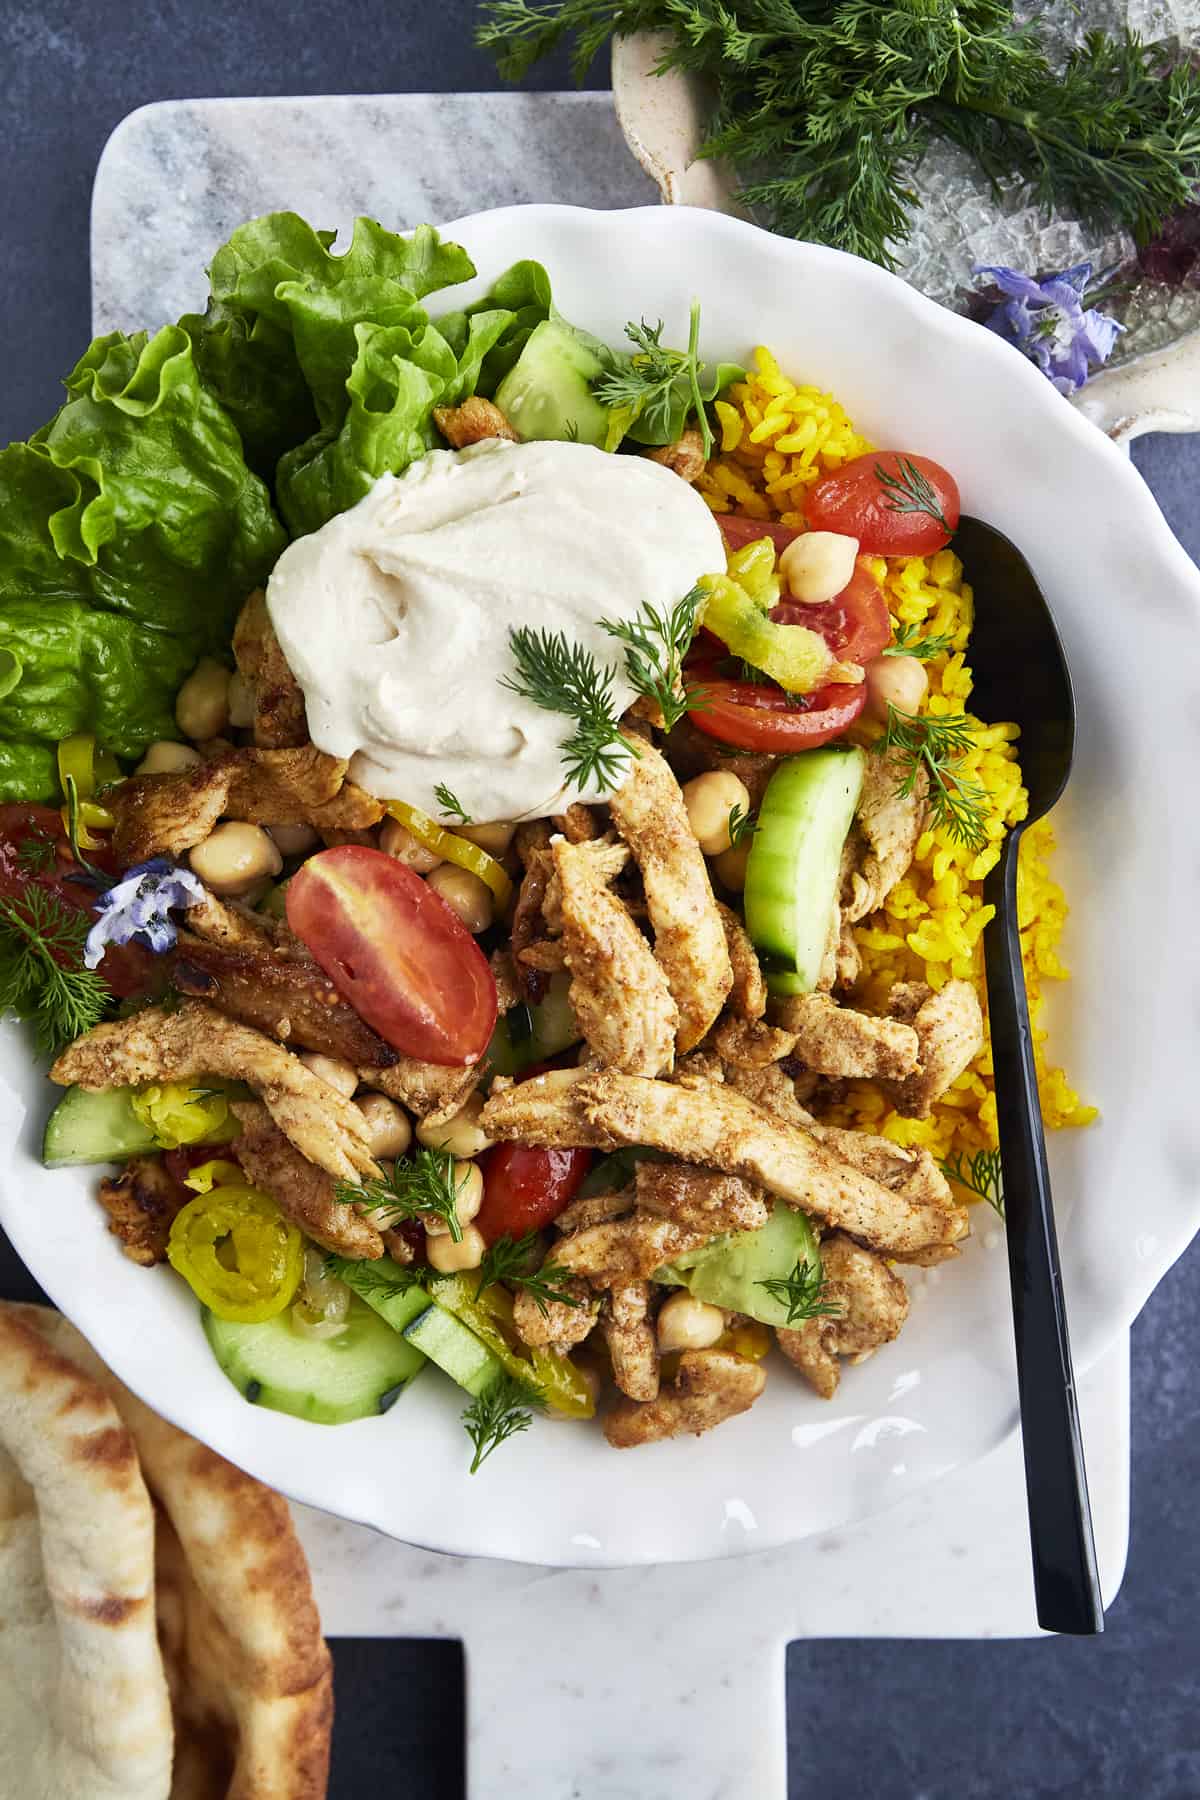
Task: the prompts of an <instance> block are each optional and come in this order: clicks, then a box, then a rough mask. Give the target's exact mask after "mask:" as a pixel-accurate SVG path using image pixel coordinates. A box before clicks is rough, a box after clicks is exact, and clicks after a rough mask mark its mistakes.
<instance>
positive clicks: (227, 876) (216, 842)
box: [190, 820, 283, 898]
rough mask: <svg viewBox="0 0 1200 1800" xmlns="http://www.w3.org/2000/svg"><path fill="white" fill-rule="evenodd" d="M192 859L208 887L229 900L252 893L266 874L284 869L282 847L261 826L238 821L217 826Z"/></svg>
mask: <svg viewBox="0 0 1200 1800" xmlns="http://www.w3.org/2000/svg"><path fill="white" fill-rule="evenodd" d="M190 860H191V865H192V868H193V870H194V872H195V873H196V874H197V875H198V876H199V877H200V879H201V881H202V882H203V883H204V885H205V887H209V888H211V889H212V891H213V893H214V894H221V895H224V896H225V897H226V898H236V897H238V896H239V895H244V894H248V893H250V892H251V890H252V889H253V888H255V887H256V886H257V885H258V883H259V882H260V881H261V880H262V879H263V877H264V875H278V874H279V872H280V870H281V869H282V868H283V858H282V856H280V854H279V849H278V846H277V845H276V844H275V843H274V841H273V840H272V839H271V838H269V837H268V836H267V834H266V832H265V831H264V830H263V828H262V826H261V825H243V824H240V823H237V822H236V821H234V820H227V821H226V823H225V824H224V825H217V826H215V827H214V829H213V830H212V831H210V832H209V834H208V836H207V837H206V838H205V840H204V842H203V843H202V844H197V845H196V847H195V849H194V850H193V851H192V853H191V858H190Z"/></svg>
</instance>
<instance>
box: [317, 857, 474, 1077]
mask: <svg viewBox="0 0 1200 1800" xmlns="http://www.w3.org/2000/svg"><path fill="white" fill-rule="evenodd" d="M287 920H288V924H289V925H290V926H291V928H292V930H293V931H294V932H295V933H296V936H297V937H298V938H300V939H301V940H302V941H303V942H304V943H305V944H307V945H308V948H309V949H310V950H311V951H312V953H313V955H314V956H315V957H316V959H317V961H318V962H319V963H320V965H321V967H322V968H323V969H324V971H325V973H326V974H327V975H328V977H329V979H330V981H332V982H333V985H334V986H335V987H336V988H337V990H338V992H339V993H340V994H341V995H342V996H343V998H345V999H346V1000H348V1001H349V1002H350V1005H351V1006H352V1007H353V1008H354V1010H355V1012H357V1013H358V1014H359V1016H360V1018H363V1019H365V1020H366V1022H367V1024H368V1025H372V1026H374V1028H375V1030H376V1031H377V1032H378V1033H379V1035H380V1037H382V1038H383V1039H384V1040H385V1042H387V1043H389V1044H391V1045H393V1046H394V1048H395V1049H397V1050H400V1051H402V1052H403V1053H404V1054H405V1055H406V1056H417V1057H420V1058H421V1059H422V1060H423V1061H425V1062H433V1063H440V1064H443V1065H444V1066H446V1067H463V1066H465V1065H468V1064H470V1063H475V1062H478V1061H479V1058H480V1057H481V1056H482V1055H483V1053H484V1051H485V1050H486V1049H487V1047H488V1043H489V1041H490V1039H491V1035H492V1031H493V1028H494V1027H495V1024H496V1005H497V1003H496V983H495V979H494V978H493V975H492V971H491V970H490V969H489V967H488V965H487V960H486V958H485V957H484V954H483V952H482V950H480V948H479V946H478V944H477V943H476V942H475V939H474V938H473V937H472V936H471V934H470V932H469V931H468V930H467V928H466V926H465V925H464V924H463V923H462V921H461V920H460V919H459V918H458V916H457V915H456V914H455V913H454V912H452V911H451V909H450V908H449V907H448V906H447V905H446V902H445V901H444V900H443V899H442V897H441V895H440V894H437V893H435V892H434V890H433V889H432V888H431V887H428V886H426V884H425V882H423V881H422V880H421V877H420V876H419V875H417V874H415V873H414V872H413V870H412V869H408V868H405V866H404V864H403V863H399V862H397V861H396V859H395V857H392V856H385V855H384V853H383V851H382V850H371V849H368V848H367V846H366V845H363V844H339V845H338V846H337V847H336V848H335V849H332V850H322V851H320V852H319V853H318V854H317V855H316V856H311V857H309V859H308V861H307V862H306V863H304V864H303V865H302V866H301V868H299V869H298V870H297V872H296V874H295V875H293V876H292V879H291V881H289V883H288V885H287Z"/></svg>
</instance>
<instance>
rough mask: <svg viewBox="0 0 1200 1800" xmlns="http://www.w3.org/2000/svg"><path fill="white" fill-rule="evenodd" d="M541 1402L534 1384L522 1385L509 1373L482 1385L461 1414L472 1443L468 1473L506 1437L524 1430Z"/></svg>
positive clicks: (473, 1470)
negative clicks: (473, 1448)
mask: <svg viewBox="0 0 1200 1800" xmlns="http://www.w3.org/2000/svg"><path fill="white" fill-rule="evenodd" d="M544 1405H545V1400H544V1398H543V1396H542V1394H541V1393H540V1391H539V1390H538V1389H537V1388H527V1387H524V1386H523V1385H522V1383H521V1382H519V1381H518V1380H517V1379H516V1377H515V1376H513V1375H508V1374H504V1375H501V1376H499V1377H498V1378H497V1380H495V1381H493V1382H492V1384H491V1386H490V1387H486V1388H484V1390H483V1392H482V1394H480V1395H479V1397H478V1398H477V1399H475V1400H472V1402H471V1404H470V1406H468V1407H467V1408H466V1410H465V1411H464V1413H463V1415H462V1422H463V1424H464V1425H465V1426H466V1429H467V1436H468V1437H469V1438H470V1440H471V1442H472V1443H473V1444H474V1446H475V1454H474V1456H473V1457H472V1458H471V1473H472V1475H475V1474H477V1473H478V1471H479V1469H480V1468H481V1467H482V1465H483V1464H484V1463H485V1462H486V1461H487V1459H488V1457H489V1456H490V1455H491V1454H492V1451H493V1450H495V1449H497V1448H498V1446H499V1445H501V1444H502V1443H504V1441H505V1439H506V1438H510V1437H515V1436H516V1435H517V1433H518V1432H519V1431H528V1430H529V1427H530V1425H531V1424H532V1422H533V1414H534V1409H538V1410H540V1409H541V1408H542V1407H543V1406H544Z"/></svg>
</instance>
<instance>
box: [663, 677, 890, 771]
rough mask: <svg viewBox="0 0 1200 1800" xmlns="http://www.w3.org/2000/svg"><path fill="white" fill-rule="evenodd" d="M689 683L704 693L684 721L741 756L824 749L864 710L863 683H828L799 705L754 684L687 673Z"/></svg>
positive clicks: (779, 692)
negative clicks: (744, 752) (742, 752)
mask: <svg viewBox="0 0 1200 1800" xmlns="http://www.w3.org/2000/svg"><path fill="white" fill-rule="evenodd" d="M688 679H689V681H690V682H692V683H693V684H694V685H696V686H699V687H702V688H703V689H704V694H705V704H704V706H703V708H702V709H699V710H697V711H696V712H693V713H690V714H689V715H688V716H689V718H690V719H691V722H692V724H693V725H694V726H695V727H696V729H697V731H702V732H704V734H705V735H706V736H707V737H711V738H717V739H718V740H719V741H720V742H721V743H722V744H733V745H734V746H735V747H736V748H737V749H739V750H765V751H769V752H770V753H771V754H773V755H776V756H791V755H794V754H795V752H796V751H798V750H813V749H815V748H816V747H817V745H818V744H828V743H829V742H830V741H831V740H832V739H833V738H836V737H841V735H842V733H843V732H844V731H846V730H848V729H849V727H850V726H851V725H853V723H854V721H855V719H857V717H858V715H859V713H861V712H862V710H863V707H864V706H865V705H866V704H867V684H866V682H865V681H860V682H857V683H856V684H855V685H854V686H849V685H847V684H846V683H844V682H831V683H830V684H829V686H828V687H823V688H818V689H817V691H816V692H815V693H813V694H805V695H804V697H803V699H797V698H795V697H794V696H793V695H791V694H785V693H784V692H783V691H782V689H781V688H777V687H773V686H767V685H764V684H760V683H758V682H754V681H725V680H723V679H722V678H721V677H720V676H717V677H713V676H711V675H709V674H708V673H706V671H705V670H704V668H703V666H695V667H690V668H689V669H688Z"/></svg>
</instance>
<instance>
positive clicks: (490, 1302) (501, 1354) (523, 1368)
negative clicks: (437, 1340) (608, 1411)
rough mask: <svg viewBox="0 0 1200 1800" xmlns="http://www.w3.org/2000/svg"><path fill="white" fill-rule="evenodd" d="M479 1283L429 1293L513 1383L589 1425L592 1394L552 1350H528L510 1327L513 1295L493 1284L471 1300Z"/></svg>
mask: <svg viewBox="0 0 1200 1800" xmlns="http://www.w3.org/2000/svg"><path fill="white" fill-rule="evenodd" d="M477 1286H478V1282H476V1281H473V1280H472V1279H471V1277H470V1276H469V1275H456V1276H454V1277H453V1278H452V1279H451V1280H449V1281H439V1282H438V1284H437V1287H436V1288H435V1289H434V1290H433V1291H434V1294H435V1296H436V1298H437V1303H438V1305H439V1306H444V1307H445V1308H446V1310H447V1311H448V1312H452V1313H453V1314H454V1316H455V1317H456V1318H458V1319H461V1320H462V1322H463V1324H464V1325H467V1326H469V1327H470V1329H471V1330H472V1331H473V1332H474V1333H475V1336H476V1337H477V1338H482V1339H483V1342H484V1343H485V1344H486V1345H487V1347H488V1349H489V1350H490V1351H491V1352H492V1355H493V1356H494V1357H495V1358H496V1359H497V1361H498V1362H500V1363H501V1364H502V1365H503V1367H504V1368H505V1369H507V1370H508V1372H509V1374H510V1375H515V1376H516V1378H517V1380H518V1381H525V1382H529V1381H532V1382H533V1383H534V1384H535V1385H536V1386H537V1387H539V1388H540V1389H541V1391H542V1393H543V1394H544V1395H545V1399H546V1404H547V1406H549V1407H550V1408H551V1409H552V1410H553V1411H554V1412H556V1413H561V1414H563V1415H564V1416H565V1417H566V1418H568V1419H590V1418H591V1417H592V1416H593V1414H594V1413H595V1411H596V1402H595V1399H594V1397H593V1395H592V1390H591V1388H590V1387H589V1386H588V1384H587V1381H586V1380H585V1379H584V1376H583V1374H582V1372H581V1371H580V1370H579V1369H577V1368H576V1367H575V1364H574V1363H573V1362H572V1361H571V1359H570V1357H569V1356H560V1355H559V1354H558V1353H557V1352H556V1351H554V1350H532V1351H531V1350H529V1349H528V1348H527V1346H526V1345H525V1344H524V1343H523V1342H522V1341H521V1338H520V1336H519V1335H518V1333H517V1329H516V1327H515V1325H514V1324H513V1302H512V1295H511V1294H510V1293H509V1291H508V1289H507V1288H504V1287H501V1286H499V1284H494V1285H493V1286H492V1287H487V1288H484V1290H483V1292H482V1294H479V1295H476V1292H475V1289H476V1287H477Z"/></svg>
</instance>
